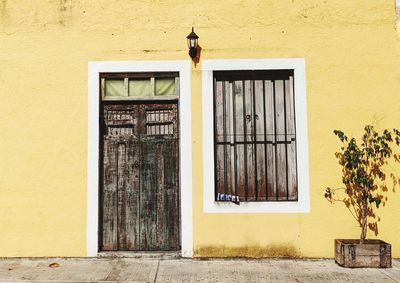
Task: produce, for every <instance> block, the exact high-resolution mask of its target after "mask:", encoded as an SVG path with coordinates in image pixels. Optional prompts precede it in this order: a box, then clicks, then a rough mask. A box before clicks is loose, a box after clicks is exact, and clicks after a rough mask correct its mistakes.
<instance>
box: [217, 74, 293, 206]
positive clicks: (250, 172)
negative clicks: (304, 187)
mask: <svg viewBox="0 0 400 283" xmlns="http://www.w3.org/2000/svg"><path fill="white" fill-rule="evenodd" d="M293 81H294V80H293V71H292V70H277V71H245V72H239V71H229V72H222V71H219V72H214V153H215V156H214V157H215V158H214V160H215V197H216V196H217V195H218V193H222V194H229V195H236V196H239V197H240V201H296V200H297V198H298V189H297V160H296V127H295V107H294V105H295V103H294V99H295V97H294V90H293Z"/></svg>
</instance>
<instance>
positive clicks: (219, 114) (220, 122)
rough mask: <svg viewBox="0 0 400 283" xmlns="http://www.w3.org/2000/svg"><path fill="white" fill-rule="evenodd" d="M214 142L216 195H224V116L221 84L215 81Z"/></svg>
mask: <svg viewBox="0 0 400 283" xmlns="http://www.w3.org/2000/svg"><path fill="white" fill-rule="evenodd" d="M214 83H215V93H214V95H215V135H216V136H215V141H216V143H217V144H216V146H215V147H216V148H215V149H216V155H215V156H216V170H215V173H216V188H217V193H224V180H225V179H224V145H222V144H218V143H220V142H223V141H224V116H223V114H224V113H223V91H222V87H223V85H222V82H221V81H215V82H214Z"/></svg>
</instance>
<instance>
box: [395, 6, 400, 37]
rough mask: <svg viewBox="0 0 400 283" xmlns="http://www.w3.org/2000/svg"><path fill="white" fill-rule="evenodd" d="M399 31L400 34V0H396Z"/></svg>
mask: <svg viewBox="0 0 400 283" xmlns="http://www.w3.org/2000/svg"><path fill="white" fill-rule="evenodd" d="M396 19H397V31H398V32H400V0H396Z"/></svg>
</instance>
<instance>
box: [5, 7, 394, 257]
mask: <svg viewBox="0 0 400 283" xmlns="http://www.w3.org/2000/svg"><path fill="white" fill-rule="evenodd" d="M215 2H217V3H215ZM395 23H396V15H395V3H394V1H393V0H368V1H366V0H358V1H355V0H354V1H339V0H336V1H331V0H329V1H320V0H284V1H277V0H275V1H272V0H269V1H208V0H207V1H205V0H204V1H177V0H176V1H156V0H147V1H127V0H125V1H116V0H115V1H106V0H101V1H83V0H80V1H78V0H60V1H56V0H53V1H39V0H37V1H28V0H26V1H25V0H19V1H11V0H8V1H7V0H0V100H1V101H0V148H1V149H2V150H1V154H0V157H1V158H0V231H1V233H0V257H2V256H85V254H86V192H87V173H86V171H87V158H86V156H87V103H88V100H87V65H88V61H97V60H102V61H103V60H105V61H108V60H175V59H177V60H187V59H188V55H187V47H186V41H185V37H186V35H187V34H188V33H189V32H190V27H191V26H192V25H194V26H195V30H196V33H197V34H198V35H199V36H200V41H199V43H200V45H201V46H202V48H203V50H202V55H201V59H229V58H282V57H284V58H286V57H301V58H305V60H306V76H307V103H308V132H309V159H310V196H311V213H309V214H204V213H203V212H202V203H203V202H202V199H203V197H202V184H203V181H202V143H201V141H202V132H201V121H202V120H201V118H202V117H201V115H202V114H201V64H200V65H197V67H196V68H195V67H194V65H193V66H192V77H191V79H192V129H193V144H192V147H193V197H194V201H193V223H194V224H193V235H194V252H195V255H196V256H220V255H223V254H225V255H241V256H243V255H250V256H251V255H254V256H257V255H261V256H262V255H265V256H274V255H293V256H305V257H332V255H333V249H332V245H333V239H334V238H357V237H358V236H359V235H358V234H359V232H358V228H357V226H356V223H355V222H354V220H353V219H352V218H351V216H350V215H349V214H348V212H347V211H346V209H345V208H344V207H343V206H341V205H339V204H337V205H334V206H331V205H329V203H327V201H326V200H325V199H324V198H323V189H324V186H326V185H332V186H334V185H339V182H340V168H339V167H338V165H337V162H336V160H335V157H334V156H333V152H334V151H335V150H336V149H337V148H338V146H339V143H338V142H337V139H336V138H335V137H334V135H333V134H332V131H333V129H337V128H338V129H342V130H344V131H346V132H348V133H350V134H354V135H358V134H360V133H361V131H362V128H363V126H364V125H365V124H366V123H375V124H376V125H377V126H379V127H381V128H384V127H394V126H395V127H399V126H400V125H399V120H400V119H399V118H400V114H399V113H400V56H399V55H400V52H399V51H400V41H399V40H400V33H399V32H397V31H396V27H395ZM183 95H184V94H183ZM397 170H398V171H399V172H400V168H397ZM399 207H400V192H399V193H397V194H395V195H390V200H389V202H388V204H387V207H386V208H385V209H384V210H380V211H379V213H380V215H381V216H382V221H381V224H380V235H379V236H380V237H381V238H382V239H384V240H386V241H389V242H391V243H392V244H393V255H394V256H395V257H400V237H399V236H398V235H400V225H399V224H400V221H399V219H400V210H399V209H398V208H399Z"/></svg>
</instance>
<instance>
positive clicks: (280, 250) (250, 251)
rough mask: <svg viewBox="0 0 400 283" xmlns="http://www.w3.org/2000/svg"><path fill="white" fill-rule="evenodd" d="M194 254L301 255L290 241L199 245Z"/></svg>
mask: <svg viewBox="0 0 400 283" xmlns="http://www.w3.org/2000/svg"><path fill="white" fill-rule="evenodd" d="M194 256H195V257H246V258H264V257H285V258H299V257H301V255H300V251H299V249H298V248H297V247H295V246H294V245H293V244H291V243H283V244H270V245H267V246H245V247H227V246H208V247H200V248H197V249H196V250H195V251H194Z"/></svg>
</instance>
